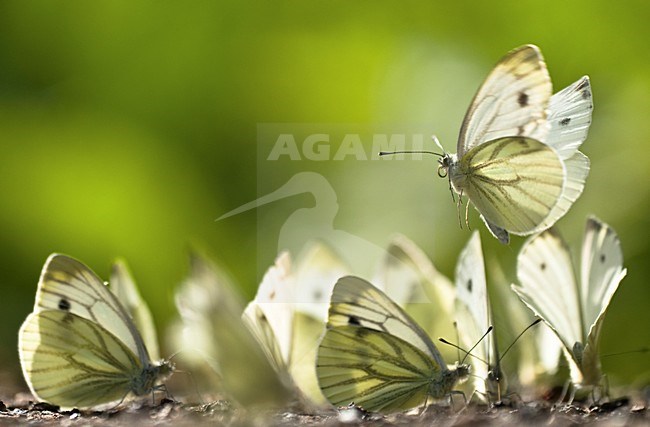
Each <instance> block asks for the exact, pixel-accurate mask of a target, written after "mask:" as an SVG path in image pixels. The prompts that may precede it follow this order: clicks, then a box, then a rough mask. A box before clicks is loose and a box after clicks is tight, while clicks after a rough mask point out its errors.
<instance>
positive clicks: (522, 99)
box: [517, 92, 528, 107]
mask: <svg viewBox="0 0 650 427" xmlns="http://www.w3.org/2000/svg"><path fill="white" fill-rule="evenodd" d="M517 103H518V104H519V106H520V107H525V106H526V105H528V94H527V93H526V92H520V93H519V97H518V98H517Z"/></svg>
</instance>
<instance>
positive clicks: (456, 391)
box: [449, 390, 468, 411]
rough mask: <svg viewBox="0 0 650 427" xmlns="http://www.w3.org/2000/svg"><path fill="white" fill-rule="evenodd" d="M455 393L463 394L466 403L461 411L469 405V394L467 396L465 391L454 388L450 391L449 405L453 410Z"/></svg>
mask: <svg viewBox="0 0 650 427" xmlns="http://www.w3.org/2000/svg"><path fill="white" fill-rule="evenodd" d="M454 394H460V395H461V396H463V402H464V403H465V404H464V405H463V407H462V408H461V411H462V410H463V409H465V408H466V407H467V404H468V402H467V396H465V393H463V392H462V391H461V390H452V391H450V392H449V407H450V408H451V409H452V410H453V409H454Z"/></svg>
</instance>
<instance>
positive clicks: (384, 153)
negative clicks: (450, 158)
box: [379, 150, 443, 157]
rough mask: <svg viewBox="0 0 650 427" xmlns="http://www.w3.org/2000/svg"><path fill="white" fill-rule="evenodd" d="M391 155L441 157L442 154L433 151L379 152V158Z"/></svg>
mask: <svg viewBox="0 0 650 427" xmlns="http://www.w3.org/2000/svg"><path fill="white" fill-rule="evenodd" d="M393 154H433V155H435V156H438V157H443V155H442V154H439V153H436V152H435V151H424V150H413V151H410V150H406V151H380V152H379V155H380V156H392V155H393Z"/></svg>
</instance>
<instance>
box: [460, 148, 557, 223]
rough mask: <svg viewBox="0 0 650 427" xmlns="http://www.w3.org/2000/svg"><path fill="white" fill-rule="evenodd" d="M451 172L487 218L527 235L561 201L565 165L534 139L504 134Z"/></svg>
mask: <svg viewBox="0 0 650 427" xmlns="http://www.w3.org/2000/svg"><path fill="white" fill-rule="evenodd" d="M459 168H460V171H459V172H460V174H459V175H460V177H457V176H455V174H451V173H450V176H451V177H452V182H453V183H454V185H455V186H456V188H459V187H460V188H461V189H462V190H463V191H464V193H465V194H466V195H467V196H468V197H469V198H470V200H471V201H472V203H474V205H475V206H476V208H477V209H478V210H479V211H480V212H481V214H482V215H483V216H484V217H485V219H486V220H487V221H489V222H491V223H492V224H494V225H496V226H497V227H500V228H503V229H506V230H508V231H509V232H511V233H515V234H528V233H530V232H531V230H533V229H534V228H535V227H536V226H538V225H539V224H540V223H541V222H542V221H543V220H544V219H545V218H546V217H547V216H548V214H549V213H550V212H551V209H552V208H553V206H554V205H555V204H556V202H557V200H558V198H559V196H560V194H561V193H562V187H563V182H564V166H563V164H562V162H561V161H560V159H559V158H558V156H557V154H556V153H555V151H554V150H553V149H552V148H550V147H548V146H547V145H545V144H542V143H541V142H539V141H536V140H534V139H530V138H520V137H508V138H500V139H497V140H494V141H490V142H488V143H485V144H481V145H479V146H477V147H475V148H473V149H472V150H471V151H470V152H468V153H467V154H466V155H465V156H463V158H462V159H461V160H460V165H459Z"/></svg>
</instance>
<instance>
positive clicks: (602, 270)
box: [512, 217, 627, 387]
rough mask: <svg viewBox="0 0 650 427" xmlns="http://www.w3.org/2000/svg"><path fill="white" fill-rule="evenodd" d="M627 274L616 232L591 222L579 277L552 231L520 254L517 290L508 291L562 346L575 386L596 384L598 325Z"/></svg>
mask: <svg viewBox="0 0 650 427" xmlns="http://www.w3.org/2000/svg"><path fill="white" fill-rule="evenodd" d="M626 273H627V270H626V269H624V268H623V254H622V251H621V245H620V241H619V239H618V236H617V235H616V232H615V231H614V230H613V229H612V228H610V227H609V226H608V225H607V224H605V223H603V222H601V221H600V220H598V219H596V218H595V217H590V218H589V219H588V220H587V224H586V229H585V235H584V240H583V243H582V255H581V260H580V272H579V273H578V272H576V271H575V270H574V268H573V264H572V262H571V254H570V252H569V248H568V246H567V244H566V243H565V241H564V240H563V239H562V237H560V235H559V234H557V232H556V231H554V230H553V229H549V230H547V231H545V232H543V233H542V234H539V235H537V236H534V237H532V238H530V239H529V240H528V241H527V242H526V243H525V244H524V246H523V247H522V249H521V252H520V253H519V256H518V258H517V277H518V279H519V285H512V289H513V290H514V291H515V292H516V293H517V295H518V296H519V298H520V299H521V300H522V301H523V302H524V304H526V306H528V308H529V309H530V310H532V311H533V313H534V314H535V315H536V316H538V317H540V318H541V319H543V320H544V322H546V323H547V324H548V325H549V326H550V327H551V329H553V331H554V332H555V334H556V335H557V337H558V338H559V339H560V341H562V344H563V346H564V353H565V355H566V358H567V360H568V361H569V366H570V369H571V380H572V382H573V384H575V385H576V386H578V387H592V386H599V385H600V384H601V379H602V372H601V365H600V358H599V355H598V347H599V344H600V334H601V330H602V324H603V320H604V318H605V313H606V312H607V308H608V307H609V303H610V302H611V299H612V297H613V296H614V293H615V292H616V290H617V289H618V285H619V283H620V282H621V280H622V279H623V278H624V277H625V275H626ZM578 274H579V276H578Z"/></svg>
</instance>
